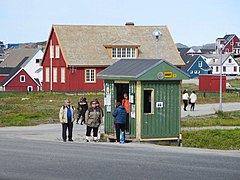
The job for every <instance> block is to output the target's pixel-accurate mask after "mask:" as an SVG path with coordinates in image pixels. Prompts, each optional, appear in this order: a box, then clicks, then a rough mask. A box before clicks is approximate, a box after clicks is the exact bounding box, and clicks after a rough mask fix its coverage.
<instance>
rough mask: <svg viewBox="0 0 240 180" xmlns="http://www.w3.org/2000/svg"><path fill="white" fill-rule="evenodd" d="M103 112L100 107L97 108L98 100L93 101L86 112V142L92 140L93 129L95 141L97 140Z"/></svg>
mask: <svg viewBox="0 0 240 180" xmlns="http://www.w3.org/2000/svg"><path fill="white" fill-rule="evenodd" d="M100 117H101V112H100V110H99V109H98V108H96V102H95V101H91V102H90V107H89V108H88V110H87V111H86V113H85V120H86V123H85V124H86V126H87V131H86V142H89V141H90V136H91V131H92V130H93V141H94V142H97V134H98V127H99V125H100V121H99V119H100Z"/></svg>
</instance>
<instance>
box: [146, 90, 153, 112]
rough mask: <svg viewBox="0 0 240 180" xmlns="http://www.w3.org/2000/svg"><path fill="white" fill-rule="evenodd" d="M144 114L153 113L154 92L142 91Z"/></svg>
mask: <svg viewBox="0 0 240 180" xmlns="http://www.w3.org/2000/svg"><path fill="white" fill-rule="evenodd" d="M144 113H146V114H153V113H154V90H153V89H144Z"/></svg>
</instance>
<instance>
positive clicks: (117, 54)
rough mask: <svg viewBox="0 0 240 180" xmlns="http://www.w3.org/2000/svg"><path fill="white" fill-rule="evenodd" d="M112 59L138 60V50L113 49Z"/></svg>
mask: <svg viewBox="0 0 240 180" xmlns="http://www.w3.org/2000/svg"><path fill="white" fill-rule="evenodd" d="M112 58H113V59H116V58H136V48H112Z"/></svg>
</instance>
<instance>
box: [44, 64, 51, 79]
mask: <svg viewBox="0 0 240 180" xmlns="http://www.w3.org/2000/svg"><path fill="white" fill-rule="evenodd" d="M45 78H46V79H45V81H46V82H50V68H49V67H46V68H45Z"/></svg>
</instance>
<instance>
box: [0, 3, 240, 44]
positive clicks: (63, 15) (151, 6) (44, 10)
mask: <svg viewBox="0 0 240 180" xmlns="http://www.w3.org/2000/svg"><path fill="white" fill-rule="evenodd" d="M239 7H240V1H239V0H1V15H0V41H1V40H2V41H4V43H10V42H36V41H44V40H47V38H48V36H49V31H50V28H51V25H52V24H79V25H124V24H125V22H127V21H130V22H134V23H135V25H167V26H168V28H169V30H170V32H171V34H172V37H173V39H174V41H175V43H177V42H181V43H183V44H186V45H188V46H192V45H203V44H206V43H209V42H215V39H216V38H217V37H222V36H224V35H225V34H226V33H234V34H237V35H238V36H240V32H239V31H240V23H239V22H240V21H239V17H240V14H239Z"/></svg>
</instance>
